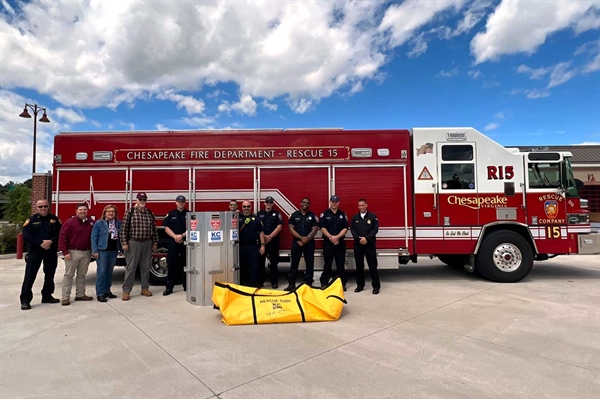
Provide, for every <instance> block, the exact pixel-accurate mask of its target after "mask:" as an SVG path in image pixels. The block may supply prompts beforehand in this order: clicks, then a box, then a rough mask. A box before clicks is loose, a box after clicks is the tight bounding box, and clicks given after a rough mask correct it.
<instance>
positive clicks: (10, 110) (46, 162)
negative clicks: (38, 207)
mask: <svg viewBox="0 0 600 399" xmlns="http://www.w3.org/2000/svg"><path fill="white" fill-rule="evenodd" d="M26 102H27V103H30V104H33V103H36V100H35V99H31V98H25V97H23V96H21V95H19V94H16V93H14V92H12V91H10V90H4V89H0V138H1V140H0V159H2V162H0V183H2V184H5V183H6V182H8V181H9V180H12V181H15V182H22V181H25V180H27V179H29V178H31V166H32V160H33V122H32V119H24V118H20V117H19V114H21V112H23V105H24V104H25V103H26ZM53 112H54V111H53V110H51V109H48V116H49V118H50V120H51V123H38V124H37V137H36V170H37V171H38V172H45V171H47V170H50V169H52V154H53V151H52V146H53V138H54V135H55V134H56V133H58V132H59V131H61V130H69V128H70V126H69V125H68V124H63V123H61V122H60V120H61V119H60V118H59V117H56V118H54V117H53V115H55V114H54V113H53ZM30 114H31V112H30ZM38 117H39V115H38Z"/></svg>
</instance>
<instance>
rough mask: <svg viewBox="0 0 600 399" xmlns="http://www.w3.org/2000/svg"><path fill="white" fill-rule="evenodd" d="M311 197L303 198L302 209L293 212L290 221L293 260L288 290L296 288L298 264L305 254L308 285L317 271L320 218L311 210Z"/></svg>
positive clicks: (305, 280)
mask: <svg viewBox="0 0 600 399" xmlns="http://www.w3.org/2000/svg"><path fill="white" fill-rule="evenodd" d="M309 207H310V199H308V198H303V199H302V204H301V205H300V210H299V211H296V212H294V213H292V216H290V221H289V226H288V227H289V229H290V234H291V235H292V251H291V252H292V260H291V264H290V273H289V274H288V282H289V285H288V286H287V288H286V289H285V290H286V291H293V290H295V289H296V275H297V274H298V265H299V264H300V258H301V257H302V255H303V254H304V262H305V263H306V271H305V273H304V282H305V283H306V284H308V285H312V283H313V275H314V272H315V241H314V238H315V235H317V227H318V225H319V218H317V216H316V215H315V214H314V213H312V212H311V211H310V210H309Z"/></svg>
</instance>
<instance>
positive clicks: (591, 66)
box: [582, 54, 600, 73]
mask: <svg viewBox="0 0 600 399" xmlns="http://www.w3.org/2000/svg"><path fill="white" fill-rule="evenodd" d="M597 70H600V54H596V56H595V57H594V58H592V60H591V61H590V62H588V63H587V64H586V65H585V66H584V67H583V70H582V72H583V73H590V72H595V71H597Z"/></svg>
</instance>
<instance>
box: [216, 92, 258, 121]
mask: <svg viewBox="0 0 600 399" xmlns="http://www.w3.org/2000/svg"><path fill="white" fill-rule="evenodd" d="M218 110H219V112H231V111H235V112H237V113H238V114H245V115H249V116H252V115H256V101H254V99H253V98H252V96H249V95H244V96H241V97H240V101H238V102H236V103H229V101H223V102H222V103H221V104H220V105H219V107H218Z"/></svg>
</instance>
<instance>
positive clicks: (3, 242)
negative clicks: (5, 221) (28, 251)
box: [0, 225, 19, 254]
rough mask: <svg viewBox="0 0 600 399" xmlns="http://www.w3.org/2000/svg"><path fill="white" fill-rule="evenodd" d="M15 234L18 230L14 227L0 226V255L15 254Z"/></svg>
mask: <svg viewBox="0 0 600 399" xmlns="http://www.w3.org/2000/svg"><path fill="white" fill-rule="evenodd" d="M17 233H19V228H18V227H17V226H15V225H4V226H0V254H14V253H15V252H17Z"/></svg>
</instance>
